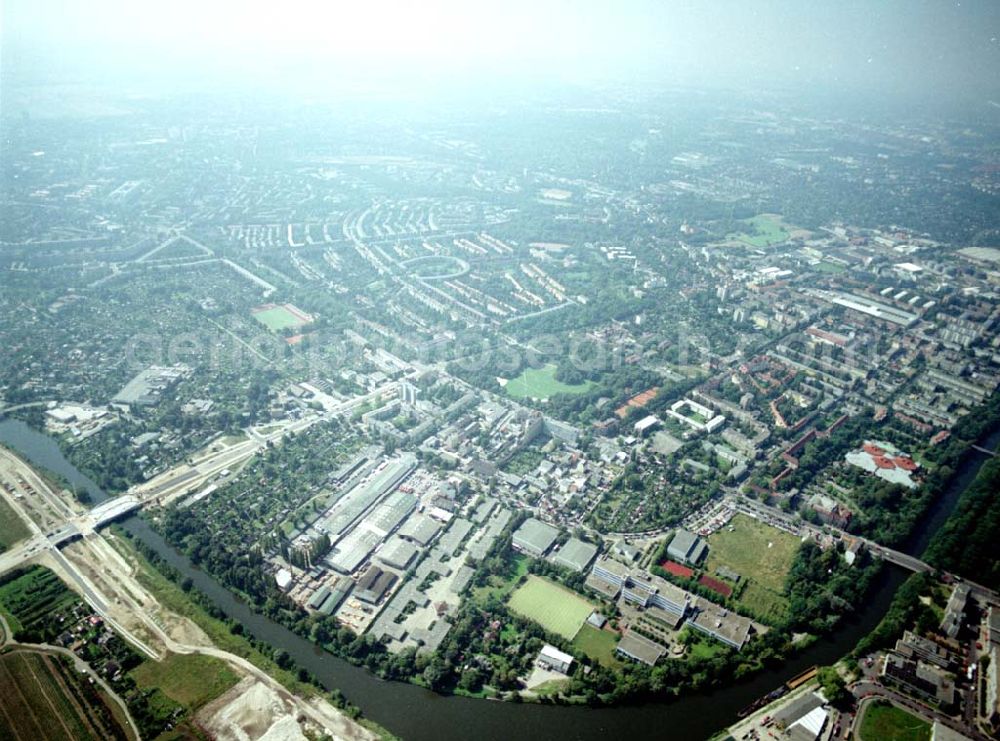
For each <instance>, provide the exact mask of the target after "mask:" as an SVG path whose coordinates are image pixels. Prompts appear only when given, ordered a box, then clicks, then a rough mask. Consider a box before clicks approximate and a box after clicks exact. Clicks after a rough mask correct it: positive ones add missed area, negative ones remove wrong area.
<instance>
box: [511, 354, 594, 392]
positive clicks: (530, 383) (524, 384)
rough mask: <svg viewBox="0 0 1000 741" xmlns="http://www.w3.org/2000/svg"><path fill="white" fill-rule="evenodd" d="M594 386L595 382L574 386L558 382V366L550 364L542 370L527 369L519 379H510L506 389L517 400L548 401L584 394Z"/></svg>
mask: <svg viewBox="0 0 1000 741" xmlns="http://www.w3.org/2000/svg"><path fill="white" fill-rule="evenodd" d="M593 385H594V382H593V381H586V382H584V383H580V384H577V385H574V386H571V385H569V384H566V383H563V382H562V381H557V380H556V366H555V365H554V364H552V363H549V364H547V365H544V366H542V367H541V368H525V369H524V372H523V373H522V374H521V375H519V376H518V377H517V378H512V379H510V380H509V381H508V382H507V385H506V386H505V387H504V389H505V390H506V391H507V393H508V394H509V395H510V396H513V397H514V398H515V399H525V398H528V397H533V398H536V399H548V398H549V397H551V396H555V395H556V394H582V393H583V392H585V391H588V390H589V389H590V388H591V386H593Z"/></svg>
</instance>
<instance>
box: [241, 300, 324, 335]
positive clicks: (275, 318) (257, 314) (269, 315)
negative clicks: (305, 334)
mask: <svg viewBox="0 0 1000 741" xmlns="http://www.w3.org/2000/svg"><path fill="white" fill-rule="evenodd" d="M252 313H253V318H254V319H256V320H257V321H258V322H260V323H261V324H263V325H264V326H265V327H267V328H268V329H270V330H271V331H272V332H280V331H281V330H283V329H285V328H287V327H301V326H302V325H304V324H309V322H310V321H312V320H311V318H310V317H309V316H308V315H307V314H304V313H303V312H301V311H299V310H298V309H296V308H295V307H294V306H291V305H288V304H286V305H284V306H276V305H274V304H268V305H266V306H261V307H258V308H256V309H254V310H253V312H252Z"/></svg>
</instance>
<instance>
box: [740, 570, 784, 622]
mask: <svg viewBox="0 0 1000 741" xmlns="http://www.w3.org/2000/svg"><path fill="white" fill-rule="evenodd" d="M739 603H740V604H741V605H743V606H744V607H746V608H748V609H750V610H753V614H754V615H756V616H757V617H758V618H760V619H761V620H763V621H764V622H765V623H771V624H776V623H780V622H781V621H782V620H784V619H785V618H786V617H788V598H787V597H785V595H783V594H781V593H780V592H776V591H774V590H772V589H768V588H767V587H765V586H762V585H760V584H758V583H757V582H755V581H753V580H750V581H748V582H747V585H746V586H745V587H744V588H743V591H742V592H741V593H740V597H739Z"/></svg>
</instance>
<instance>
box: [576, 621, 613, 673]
mask: <svg viewBox="0 0 1000 741" xmlns="http://www.w3.org/2000/svg"><path fill="white" fill-rule="evenodd" d="M617 645H618V634H617V633H612V632H611V631H610V630H599V629H598V628H595V627H594V626H593V625H590V624H588V623H584V624H583V627H582V628H580V631H579V632H578V633H577V634H576V638H574V639H573V648H574V649H575V650H577V651H579V652H580V653H583V654H586V655H587V656H589V657H590V658H592V659H593V660H594V661H596V662H597V663H599V664H600V665H601V666H604V667H607V668H609V669H615V668H617V667H619V666H621V662H620V661H619V660H618V659H617V658H616V657H615V647H616V646H617Z"/></svg>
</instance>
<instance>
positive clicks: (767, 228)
mask: <svg viewBox="0 0 1000 741" xmlns="http://www.w3.org/2000/svg"><path fill="white" fill-rule="evenodd" d="M746 223H747V224H749V225H750V226H751V227H752V229H751V230H749V232H752V233H748V232H736V233H734V234H730V235H728V238H729V239H736V240H738V241H740V242H742V243H743V244H746V245H749V246H750V247H769V246H770V245H772V244H779V243H781V242H784V241H785V240H786V239H788V237H789V234H788V232H787V231H785V229H784V228H783V227H782V226H781V223H780V220H779V219H776V218H774V217H772V216H768V215H767V214H761V215H759V216H754V217H753V218H752V219H747V220H746Z"/></svg>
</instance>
